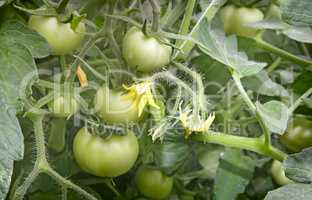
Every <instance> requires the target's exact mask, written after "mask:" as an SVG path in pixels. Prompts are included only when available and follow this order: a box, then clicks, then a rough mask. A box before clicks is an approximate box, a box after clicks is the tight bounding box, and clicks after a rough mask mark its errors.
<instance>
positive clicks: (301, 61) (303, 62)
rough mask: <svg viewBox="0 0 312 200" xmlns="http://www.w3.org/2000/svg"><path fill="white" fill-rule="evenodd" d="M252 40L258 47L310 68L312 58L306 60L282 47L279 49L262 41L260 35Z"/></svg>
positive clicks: (311, 66)
mask: <svg viewBox="0 0 312 200" xmlns="http://www.w3.org/2000/svg"><path fill="white" fill-rule="evenodd" d="M253 39H254V41H255V42H256V43H257V45H258V47H260V48H262V49H264V50H267V51H270V52H272V53H275V54H277V55H279V56H281V57H283V58H285V59H287V60H289V61H292V62H294V63H296V64H298V65H303V66H305V67H307V68H308V69H312V60H307V59H304V58H300V57H298V56H296V55H293V54H291V53H289V52H287V51H285V50H283V49H280V48H278V47H276V46H274V45H271V44H269V43H268V42H266V41H264V40H263V39H262V38H261V35H258V36H257V37H255V38H253Z"/></svg>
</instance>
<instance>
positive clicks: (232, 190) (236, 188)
mask: <svg viewBox="0 0 312 200" xmlns="http://www.w3.org/2000/svg"><path fill="white" fill-rule="evenodd" d="M254 169H255V165H254V161H253V160H251V158H249V157H247V156H244V155H243V154H242V152H241V150H238V149H230V148H228V149H226V151H225V154H224V157H223V159H221V160H220V164H219V168H218V170H217V176H216V178H215V184H214V195H215V199H216V200H229V199H235V198H236V196H237V195H238V194H240V193H242V192H244V190H245V187H246V186H247V185H248V183H249V181H250V180H251V179H252V177H253V173H254Z"/></svg>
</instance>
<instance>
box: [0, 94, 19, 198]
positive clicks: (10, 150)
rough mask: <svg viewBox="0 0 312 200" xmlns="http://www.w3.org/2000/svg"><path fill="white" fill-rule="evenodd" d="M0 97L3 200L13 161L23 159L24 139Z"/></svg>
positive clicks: (13, 112)
mask: <svg viewBox="0 0 312 200" xmlns="http://www.w3.org/2000/svg"><path fill="white" fill-rule="evenodd" d="M2 100H3V99H2V97H1V96H0V199H5V197H6V194H7V192H8V190H9V187H10V182H11V176H12V173H13V161H14V160H20V159H22V158H23V153H24V143H23V141H24V138H23V134H22V131H21V128H20V125H19V122H18V120H17V118H16V116H15V114H16V113H15V110H14V109H12V108H9V107H8V106H6V104H4V102H3V101H2Z"/></svg>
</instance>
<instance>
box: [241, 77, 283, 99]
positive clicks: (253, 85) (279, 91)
mask: <svg viewBox="0 0 312 200" xmlns="http://www.w3.org/2000/svg"><path fill="white" fill-rule="evenodd" d="M242 83H243V85H244V86H245V87H246V88H247V89H250V90H252V91H254V92H256V93H258V94H262V95H267V96H283V97H285V96H288V95H289V94H288V92H287V90H286V89H285V88H284V87H283V86H281V85H280V84H277V83H275V82H273V81H272V80H271V79H270V77H269V76H268V74H267V73H266V72H265V71H261V72H259V73H257V74H256V75H254V76H249V77H245V78H243V79H242Z"/></svg>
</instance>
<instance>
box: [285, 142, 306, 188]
mask: <svg viewBox="0 0 312 200" xmlns="http://www.w3.org/2000/svg"><path fill="white" fill-rule="evenodd" d="M311 155H312V148H308V149H304V150H303V151H302V152H300V153H295V154H292V155H289V156H288V157H287V159H286V160H285V161H284V162H283V166H284V169H285V174H286V176H287V177H288V178H290V179H291V180H294V181H296V182H299V183H312V157H311Z"/></svg>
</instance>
